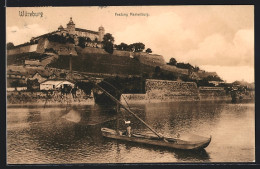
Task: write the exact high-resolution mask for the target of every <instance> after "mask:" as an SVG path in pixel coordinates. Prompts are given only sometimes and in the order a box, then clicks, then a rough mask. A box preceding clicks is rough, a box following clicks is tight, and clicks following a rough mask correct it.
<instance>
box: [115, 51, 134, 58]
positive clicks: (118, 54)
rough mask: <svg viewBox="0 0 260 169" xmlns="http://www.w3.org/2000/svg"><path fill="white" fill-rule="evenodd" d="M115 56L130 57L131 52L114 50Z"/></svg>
mask: <svg viewBox="0 0 260 169" xmlns="http://www.w3.org/2000/svg"><path fill="white" fill-rule="evenodd" d="M113 55H116V56H124V57H130V52H129V51H122V50H114V52H113Z"/></svg>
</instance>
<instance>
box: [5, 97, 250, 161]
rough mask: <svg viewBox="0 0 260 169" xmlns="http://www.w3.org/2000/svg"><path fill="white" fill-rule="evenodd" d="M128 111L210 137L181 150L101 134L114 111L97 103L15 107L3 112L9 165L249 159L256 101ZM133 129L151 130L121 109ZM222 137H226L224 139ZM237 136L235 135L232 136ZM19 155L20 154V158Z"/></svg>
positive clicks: (163, 129)
mask: <svg viewBox="0 0 260 169" xmlns="http://www.w3.org/2000/svg"><path fill="white" fill-rule="evenodd" d="M131 109H132V110H133V111H134V112H136V114H137V115H138V116H139V117H141V118H142V119H144V121H146V122H147V123H148V124H149V125H151V126H152V127H153V128H154V129H155V130H156V131H158V132H160V133H162V134H164V135H165V136H174V135H176V134H177V133H180V134H186V133H194V134H199V135H204V136H209V135H212V136H213V139H212V142H211V144H210V145H209V147H207V148H206V149H205V150H201V151H181V150H174V149H168V148H162V147H157V146H150V145H143V144H136V143H131V142H124V141H118V140H113V139H108V138H104V137H102V133H101V130H100V129H101V127H109V128H113V129H115V128H116V116H117V114H116V111H115V109H114V108H111V107H106V106H105V107H104V106H98V105H91V106H90V105H88V106H68V107H58V106H56V107H46V108H43V107H20V108H19V107H15V108H8V113H7V148H8V150H7V159H8V163H29V164H32V163H44V164H46V163H47V164H49V163H107V162H112V163H125V162H126V163H132V162H210V161H217V162H218V161H243V160H245V161H250V160H251V161H252V160H253V159H254V104H247V103H246V104H227V103H225V102H174V103H159V104H154V103H153V104H143V105H141V104H139V105H132V106H131ZM124 119H127V120H131V122H132V130H133V132H136V133H143V134H152V133H151V131H150V130H149V129H147V127H145V126H144V125H143V124H142V123H140V122H139V121H138V120H136V119H135V118H134V117H133V116H131V115H129V114H128V113H126V112H125V111H124V110H122V115H121V116H120V129H125V125H124V123H123V120H124ZM223 138H224V139H223ZM234 138H235V139H234ZM21 157H23V158H21Z"/></svg>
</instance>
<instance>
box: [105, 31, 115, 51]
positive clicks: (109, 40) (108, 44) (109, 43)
mask: <svg viewBox="0 0 260 169" xmlns="http://www.w3.org/2000/svg"><path fill="white" fill-rule="evenodd" d="M114 41H115V39H114V37H113V36H112V34H110V33H107V34H105V35H104V38H103V42H102V43H103V48H104V49H105V51H106V52H108V53H110V54H112V53H113V51H114Z"/></svg>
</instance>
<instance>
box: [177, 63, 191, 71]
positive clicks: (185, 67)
mask: <svg viewBox="0 0 260 169" xmlns="http://www.w3.org/2000/svg"><path fill="white" fill-rule="evenodd" d="M176 66H177V67H178V68H182V69H190V70H193V69H194V67H193V66H192V65H191V64H189V63H177V65H176Z"/></svg>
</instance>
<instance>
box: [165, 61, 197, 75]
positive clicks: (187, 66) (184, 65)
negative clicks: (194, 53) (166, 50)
mask: <svg viewBox="0 0 260 169" xmlns="http://www.w3.org/2000/svg"><path fill="white" fill-rule="evenodd" d="M167 64H168V65H171V66H176V67H177V68H181V69H189V70H193V71H195V72H197V71H199V70H200V68H199V67H198V66H195V67H194V66H192V65H191V64H189V63H183V62H180V63H178V62H177V60H176V59H175V58H171V59H170V61H169V63H167Z"/></svg>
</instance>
